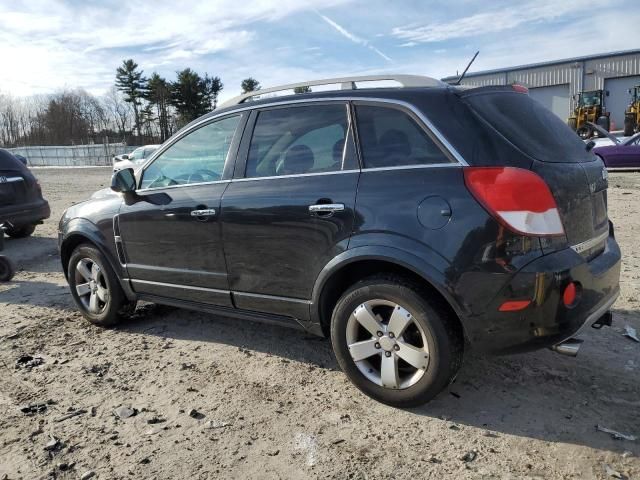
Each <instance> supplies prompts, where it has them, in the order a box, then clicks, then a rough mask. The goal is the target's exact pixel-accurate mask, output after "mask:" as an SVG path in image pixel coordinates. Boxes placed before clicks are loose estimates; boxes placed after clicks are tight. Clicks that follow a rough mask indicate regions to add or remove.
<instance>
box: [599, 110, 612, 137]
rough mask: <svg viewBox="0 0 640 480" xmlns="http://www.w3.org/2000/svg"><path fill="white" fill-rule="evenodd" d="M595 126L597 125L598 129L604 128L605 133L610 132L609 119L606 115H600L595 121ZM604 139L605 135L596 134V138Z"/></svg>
mask: <svg viewBox="0 0 640 480" xmlns="http://www.w3.org/2000/svg"><path fill="white" fill-rule="evenodd" d="M596 125H598V126H599V127H602V128H604V129H605V130H606V131H607V132H609V131H611V118H609V117H608V116H606V115H601V116H600V117H598V119H597V120H596ZM604 137H605V135H603V134H602V133H600V132H598V138H604Z"/></svg>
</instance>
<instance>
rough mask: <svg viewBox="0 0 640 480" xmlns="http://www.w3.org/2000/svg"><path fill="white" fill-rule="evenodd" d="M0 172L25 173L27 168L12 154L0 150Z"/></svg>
mask: <svg viewBox="0 0 640 480" xmlns="http://www.w3.org/2000/svg"><path fill="white" fill-rule="evenodd" d="M0 170H17V171H25V170H26V168H25V166H24V164H23V163H22V162H21V161H20V160H18V159H17V158H16V157H14V156H13V154H12V153H11V152H9V151H8V150H5V149H3V148H0Z"/></svg>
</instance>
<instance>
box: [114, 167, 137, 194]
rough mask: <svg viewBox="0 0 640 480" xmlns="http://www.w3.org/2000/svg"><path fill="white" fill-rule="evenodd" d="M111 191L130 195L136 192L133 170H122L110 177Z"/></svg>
mask: <svg viewBox="0 0 640 480" xmlns="http://www.w3.org/2000/svg"><path fill="white" fill-rule="evenodd" d="M111 190H113V191H114V192H120V193H130V192H135V191H136V177H135V176H134V174H133V168H123V169H122V170H118V171H117V172H115V173H114V174H113V177H111Z"/></svg>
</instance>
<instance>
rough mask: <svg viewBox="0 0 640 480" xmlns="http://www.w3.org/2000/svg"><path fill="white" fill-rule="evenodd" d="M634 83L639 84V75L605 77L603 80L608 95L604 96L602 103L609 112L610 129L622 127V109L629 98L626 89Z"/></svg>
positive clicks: (626, 104)
mask: <svg viewBox="0 0 640 480" xmlns="http://www.w3.org/2000/svg"><path fill="white" fill-rule="evenodd" d="M636 85H640V76H635V77H622V78H607V79H606V80H605V81H604V89H605V90H609V96H608V97H606V98H605V101H604V104H605V106H606V107H607V110H608V111H609V112H611V123H612V125H611V128H612V129H615V130H622V129H623V128H624V111H625V110H626V108H627V106H628V105H629V101H630V100H631V97H630V96H629V92H628V90H629V89H630V88H631V87H634V86H636ZM614 123H615V125H613V124H614Z"/></svg>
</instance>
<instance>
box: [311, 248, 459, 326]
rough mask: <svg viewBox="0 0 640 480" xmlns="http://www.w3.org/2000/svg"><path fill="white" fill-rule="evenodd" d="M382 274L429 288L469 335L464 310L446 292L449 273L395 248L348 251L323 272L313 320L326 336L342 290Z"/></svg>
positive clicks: (313, 309) (315, 288)
mask: <svg viewBox="0 0 640 480" xmlns="http://www.w3.org/2000/svg"><path fill="white" fill-rule="evenodd" d="M378 273H390V274H396V275H402V276H403V277H406V278H409V279H410V280H413V281H415V282H416V283H418V284H420V285H421V286H423V287H424V288H425V289H426V290H427V291H429V293H430V300H433V301H435V302H437V303H438V305H439V306H441V307H442V308H444V309H445V310H446V311H447V312H448V313H449V314H450V317H451V318H453V319H454V320H455V321H456V323H457V326H458V327H459V328H460V331H461V333H462V335H463V336H464V338H466V334H465V328H464V324H463V322H462V318H463V315H462V312H463V310H462V308H461V306H460V305H459V304H458V303H457V302H456V301H455V300H454V298H453V297H452V295H451V294H450V293H449V292H448V291H446V289H445V287H444V285H445V284H446V282H445V274H444V273H443V272H439V271H438V270H436V269H435V268H434V267H433V266H431V265H429V264H428V263H427V262H425V261H424V260H422V259H420V258H419V257H417V256H415V255H413V254H412V253H409V252H405V251H403V250H400V249H396V248H393V247H358V248H355V249H351V250H347V251H346V252H344V253H343V254H342V255H341V256H339V257H337V258H336V259H334V260H333V261H332V262H330V264H329V265H327V267H326V268H325V269H324V270H323V271H322V272H321V273H320V275H319V276H318V279H317V281H316V284H315V287H314V290H313V296H312V303H311V310H312V311H311V320H312V322H314V323H316V324H318V325H320V328H321V330H322V333H323V334H324V335H325V336H327V337H328V336H329V327H330V322H331V312H332V311H333V307H334V306H335V304H336V303H337V301H338V299H339V298H340V296H341V295H342V293H344V291H345V290H346V289H347V288H349V287H350V286H351V285H353V284H354V283H356V282H357V281H359V280H360V279H362V278H365V277H368V276H371V275H374V274H378Z"/></svg>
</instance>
